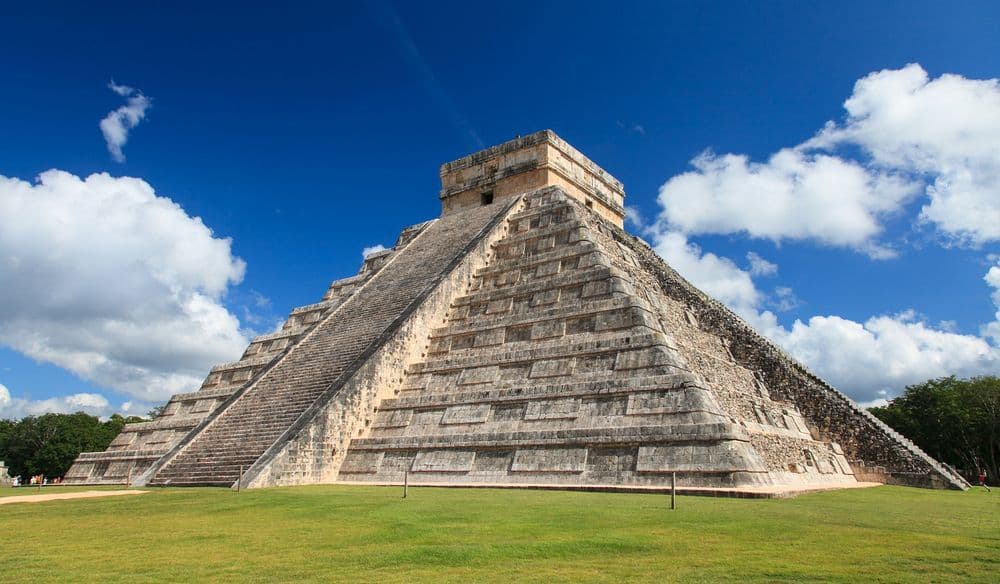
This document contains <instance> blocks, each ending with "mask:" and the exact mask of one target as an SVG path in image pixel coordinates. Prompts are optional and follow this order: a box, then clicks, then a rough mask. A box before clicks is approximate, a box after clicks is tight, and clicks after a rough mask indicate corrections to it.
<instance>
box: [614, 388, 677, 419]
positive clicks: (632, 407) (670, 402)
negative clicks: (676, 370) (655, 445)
mask: <svg viewBox="0 0 1000 584" xmlns="http://www.w3.org/2000/svg"><path fill="white" fill-rule="evenodd" d="M686 397H687V394H686V393H685V392H683V391H648V392H642V393H630V394H629V396H628V406H627V408H626V413H627V414H628V415H630V416H642V415H650V414H669V413H673V412H676V411H678V410H686V409H690V408H686V407H683V406H686V405H688V404H686V403H685V398H686Z"/></svg>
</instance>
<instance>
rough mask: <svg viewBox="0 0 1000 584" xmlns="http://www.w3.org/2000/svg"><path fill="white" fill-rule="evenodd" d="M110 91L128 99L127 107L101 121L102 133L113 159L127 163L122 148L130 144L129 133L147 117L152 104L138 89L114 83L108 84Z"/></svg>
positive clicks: (111, 113)
mask: <svg viewBox="0 0 1000 584" xmlns="http://www.w3.org/2000/svg"><path fill="white" fill-rule="evenodd" d="M108 89H110V90H111V91H114V92H115V93H117V94H118V95H120V96H122V97H124V98H126V99H125V105H123V106H121V107H119V108H118V109H116V110H114V111H111V112H108V115H106V116H104V119H102V120H101V123H100V128H101V133H102V134H104V141H105V142H106V143H107V145H108V152H110V153H111V158H113V159H115V161H117V162H125V153H124V152H122V147H124V146H125V143H126V142H128V133H129V131H131V130H132V128H134V127H136V126H137V125H139V122H141V121H142V119H143V118H145V117H146V110H147V109H149V106H150V103H151V102H150V100H149V98H148V97H146V96H145V95H143V94H142V92H141V91H139V90H138V89H133V88H131V87H129V86H127V85H118V84H116V83H115V82H114V81H112V82H111V83H109V84H108Z"/></svg>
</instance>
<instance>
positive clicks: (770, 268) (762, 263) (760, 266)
mask: <svg viewBox="0 0 1000 584" xmlns="http://www.w3.org/2000/svg"><path fill="white" fill-rule="evenodd" d="M747 261H748V262H749V263H750V275H751V276H773V275H774V274H777V273H778V264H775V263H773V262H769V261H767V260H765V259H764V258H762V257H760V254H758V253H756V252H752V251H748V252H747Z"/></svg>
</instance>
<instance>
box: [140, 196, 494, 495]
mask: <svg viewBox="0 0 1000 584" xmlns="http://www.w3.org/2000/svg"><path fill="white" fill-rule="evenodd" d="M504 210H505V209H504V208H503V207H500V206H496V207H491V208H483V209H477V210H475V211H471V212H469V213H466V214H464V216H463V217H461V218H450V219H440V220H438V221H436V222H434V223H433V224H431V225H429V226H427V227H426V228H425V229H424V231H423V232H422V233H421V234H420V235H419V236H418V237H416V238H414V239H413V240H412V241H411V242H410V243H409V244H408V245H407V246H406V247H405V248H404V249H402V250H399V251H397V252H396V253H395V254H394V256H393V258H392V260H391V261H390V262H388V263H386V264H385V265H384V267H382V268H381V270H380V271H379V272H378V273H377V274H375V275H374V276H373V277H372V278H371V279H370V280H368V281H367V282H366V283H365V285H364V286H362V287H361V288H359V289H357V290H356V291H355V292H354V293H353V294H352V296H351V297H350V298H348V299H347V300H345V301H344V303H343V304H341V305H340V306H339V307H338V308H337V309H336V310H334V311H333V312H330V313H329V314H328V315H327V316H326V317H324V319H323V320H321V321H319V323H318V324H317V325H316V328H315V329H314V330H313V331H311V332H310V333H309V334H308V335H307V336H306V337H304V338H303V340H302V341H300V343H299V344H298V345H297V346H296V347H295V349H294V350H293V351H291V352H289V353H288V354H287V355H285V356H284V357H283V358H282V359H281V360H280V361H279V362H278V363H277V364H276V365H275V366H274V367H273V368H272V369H271V370H270V371H268V372H267V373H266V374H265V375H264V376H262V377H261V378H260V379H258V380H257V381H256V382H255V383H254V384H252V385H250V386H249V387H248V388H247V389H245V390H243V391H241V393H239V394H238V395H237V396H235V397H234V399H233V401H232V403H230V404H229V405H228V406H227V407H226V408H225V409H224V410H223V411H222V412H220V413H219V414H218V415H217V416H214V417H213V418H212V419H210V421H209V422H208V423H207V424H205V425H204V426H203V427H202V428H201V429H200V430H196V433H195V434H194V435H193V437H191V439H190V441H189V442H188V443H183V444H182V447H181V448H180V449H178V451H177V452H176V453H175V455H174V456H173V457H172V458H171V459H169V460H168V461H166V462H165V463H164V464H163V465H162V466H161V467H160V468H158V469H156V470H155V475H154V476H153V477H152V479H151V480H150V481H149V484H152V485H159V484H166V483H168V482H170V483H171V484H176V483H184V484H196V483H202V482H203V483H205V484H208V483H212V484H218V483H225V482H228V483H229V484H232V483H233V482H235V481H236V479H237V473H236V472H234V471H233V469H234V467H235V466H237V465H239V464H243V465H246V466H247V467H250V466H251V465H253V464H254V463H255V462H256V461H257V460H258V459H260V458H261V456H262V455H263V454H264V453H265V451H267V450H268V449H269V448H271V447H272V446H274V445H275V443H276V442H277V441H278V439H279V438H281V437H282V435H283V434H285V433H286V432H288V431H290V430H291V428H292V426H293V425H294V423H295V422H296V421H297V420H299V418H300V417H301V416H302V415H303V414H304V413H305V412H306V411H307V410H309V408H310V407H311V406H313V405H314V404H315V403H316V402H317V400H318V399H319V398H320V397H321V396H323V395H324V394H326V393H327V392H328V391H330V390H331V388H332V387H333V388H335V385H334V382H336V381H338V379H341V377H342V376H343V375H345V374H347V373H348V372H349V371H350V370H351V366H352V364H354V363H355V362H356V361H358V360H359V359H360V358H361V356H362V354H363V353H364V352H365V351H366V350H369V349H370V348H371V347H373V345H374V344H376V343H378V342H379V341H380V340H381V339H382V338H383V337H384V335H385V333H386V330H387V327H389V326H391V325H392V324H393V323H394V322H395V321H396V319H397V317H398V315H400V314H401V313H402V312H403V311H404V310H405V309H406V308H407V306H409V305H410V304H411V303H413V302H414V301H415V300H416V299H417V298H419V296H420V294H421V293H422V292H425V291H426V290H427V289H428V283H429V282H433V281H435V280H436V279H437V278H440V277H441V274H442V273H443V271H444V270H446V269H447V268H448V267H449V265H450V264H451V262H452V260H453V258H454V257H455V256H456V255H457V254H458V253H459V252H460V251H461V250H462V249H463V248H464V247H465V246H466V245H467V244H468V242H469V240H470V239H472V238H473V236H474V235H475V234H476V233H477V232H479V231H481V230H482V229H483V226H484V225H486V224H487V223H489V222H490V221H491V220H492V219H493V218H494V217H495V216H496V215H497V213H499V212H502V211H504Z"/></svg>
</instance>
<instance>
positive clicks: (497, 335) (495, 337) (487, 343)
mask: <svg viewBox="0 0 1000 584" xmlns="http://www.w3.org/2000/svg"><path fill="white" fill-rule="evenodd" d="M505 335H506V330H505V329H503V328H495V329H488V330H485V331H479V332H478V333H476V340H475V341H474V342H473V346H475V347H492V346H494V345H502V344H503V342H504V338H505Z"/></svg>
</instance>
